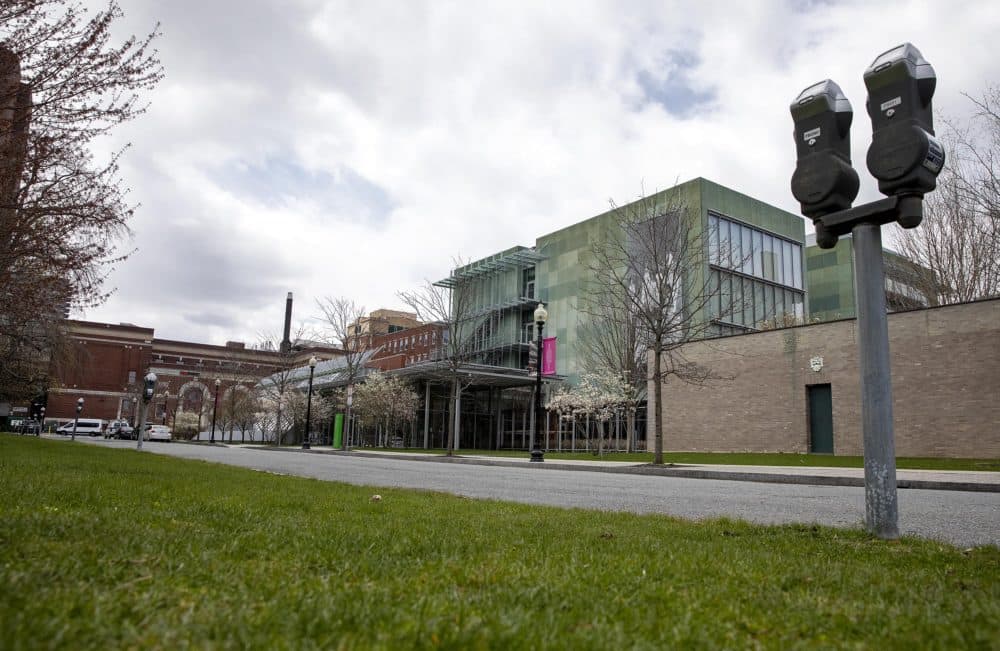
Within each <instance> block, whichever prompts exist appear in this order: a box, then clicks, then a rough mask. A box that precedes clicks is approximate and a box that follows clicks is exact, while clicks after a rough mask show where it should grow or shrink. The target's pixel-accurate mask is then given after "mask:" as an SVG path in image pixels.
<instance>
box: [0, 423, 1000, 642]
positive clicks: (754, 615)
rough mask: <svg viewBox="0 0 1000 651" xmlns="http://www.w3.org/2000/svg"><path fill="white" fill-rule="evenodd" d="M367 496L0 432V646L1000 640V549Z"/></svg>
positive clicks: (410, 495)
mask: <svg viewBox="0 0 1000 651" xmlns="http://www.w3.org/2000/svg"><path fill="white" fill-rule="evenodd" d="M375 492H376V490H375V489H371V488H361V487H352V486H346V485H341V484H335V483H327V482H321V481H316V480H307V479H300V478H294V477H285V476H277V475H272V474H265V473H258V472H253V471H250V470H246V469H239V468H232V467H227V466H220V465H211V464H206V463H200V462H192V461H185V460H181V459H177V458H172V457H166V456H159V455H155V454H150V453H138V452H136V451H134V450H131V449H128V450H122V449H107V448H101V447H96V446H91V445H87V444H79V443H77V444H73V443H69V442H66V441H47V440H44V439H37V438H33V437H32V438H27V437H10V436H0V648H2V649H5V650H17V649H37V648H53V649H108V648H164V649H174V648H192V647H193V648H248V647H249V648H259V649H272V648H278V649H280V648H285V649H308V648H344V649H351V648H383V649H407V648H438V647H441V648H450V649H470V648H471V649H476V648H498V649H522V648H564V649H617V648H720V647H721V648H733V649H743V648H753V647H762V648H775V649H784V648H789V647H791V648H796V647H799V648H802V647H806V648H838V647H839V648H858V647H872V648H878V647H885V648H907V649H909V648H921V649H926V648H940V649H958V648H962V649H974V648H981V649H989V648H997V645H998V641H1000V549H997V548H996V547H985V548H976V549H972V550H965V551H963V550H959V549H956V548H954V547H950V546H948V545H943V544H938V543H934V542H929V541H922V540H915V539H904V540H902V541H900V542H895V543H887V542H881V541H877V540H873V539H871V538H869V537H868V536H866V535H865V534H864V533H862V532H861V531H856V530H836V529H829V528H823V527H815V526H805V525H802V526H782V527H763V526H755V525H750V524H746V523H741V522H735V521H729V520H714V521H710V522H704V523H690V522H685V521H680V520H676V519H672V518H667V517H661V516H638V515H633V514H625V513H599V512H590V511H582V510H564V509H555V508H545V507H531V506H526V505H516V504H508V503H501V502H490V501H478V500H470V499H463V498H458V497H451V496H446V495H439V494H433V493H426V492H419V491H403V490H393V489H377V492H378V493H380V494H381V496H382V498H383V499H382V500H381V501H379V502H374V501H371V499H370V498H371V496H372V494H373V493H375ZM859 517H860V514H859Z"/></svg>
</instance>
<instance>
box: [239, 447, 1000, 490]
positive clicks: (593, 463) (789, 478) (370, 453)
mask: <svg viewBox="0 0 1000 651" xmlns="http://www.w3.org/2000/svg"><path fill="white" fill-rule="evenodd" d="M248 447H249V446H248ZM254 447H255V448H257V449H270V450H283V451H290V452H306V453H312V454H342V455H350V456H355V457H371V458H383V459H405V460H407V461H425V462H428V463H460V464H474V465H484V466H507V467H516V468H521V467H530V468H537V469H538V470H585V471H590V472H609V473H623V474H636V475H658V476H663V477H682V478H689V479H721V480H729V481H752V482H765V483H777V484H809V485H814V486H815V485H818V486H862V487H863V486H864V485H865V472H864V469H862V468H823V467H814V466H739V465H708V464H701V465H699V464H667V465H662V466H654V465H652V464H649V463H642V462H627V461H604V460H601V459H594V460H585V461H576V460H572V461H571V460H548V461H545V462H543V463H531V462H530V460H529V457H528V453H527V452H525V454H524V456H523V457H493V456H488V455H468V454H463V455H460V456H454V457H446V456H443V455H440V454H414V453H406V452H390V451H385V450H368V449H353V450H349V451H347V452H343V451H341V450H334V449H333V448H331V447H324V446H314V447H313V448H312V449H311V450H300V449H296V448H274V447H270V446H254ZM896 485H897V486H898V487H899V488H907V489H925V490H955V491H974V492H986V493H1000V472H984V471H962V470H899V469H897V470H896Z"/></svg>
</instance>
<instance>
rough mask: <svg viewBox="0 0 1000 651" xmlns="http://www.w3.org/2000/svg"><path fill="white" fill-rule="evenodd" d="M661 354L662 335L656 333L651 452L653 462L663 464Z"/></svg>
mask: <svg viewBox="0 0 1000 651" xmlns="http://www.w3.org/2000/svg"><path fill="white" fill-rule="evenodd" d="M662 355H663V336H662V335H659V334H657V336H656V340H655V342H654V344H653V358H654V359H653V400H654V402H655V403H656V408H655V409H654V410H653V411H654V415H653V418H654V419H655V422H654V423H653V428H654V429H653V432H654V436H653V440H654V444H653V445H654V452H653V464H654V465H662V464H663V380H662V378H661V377H660V376H661V374H662V372H663V371H662V369H661V366H662V363H661V360H660V358H661V357H662Z"/></svg>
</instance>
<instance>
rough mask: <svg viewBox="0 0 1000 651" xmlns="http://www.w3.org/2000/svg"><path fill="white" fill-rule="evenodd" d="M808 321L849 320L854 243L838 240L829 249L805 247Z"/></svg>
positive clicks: (844, 239)
mask: <svg viewBox="0 0 1000 651" xmlns="http://www.w3.org/2000/svg"><path fill="white" fill-rule="evenodd" d="M806 291H807V295H808V296H809V320H810V321H833V320H836V319H850V318H853V317H854V316H855V314H854V305H855V301H854V242H853V241H852V240H851V239H850V238H841V239H840V240H838V241H837V246H835V247H833V248H832V249H821V248H819V247H818V246H815V245H813V246H807V247H806Z"/></svg>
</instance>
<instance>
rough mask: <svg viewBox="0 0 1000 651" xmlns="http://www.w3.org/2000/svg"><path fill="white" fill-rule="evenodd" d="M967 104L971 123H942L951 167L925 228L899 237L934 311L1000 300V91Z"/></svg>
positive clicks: (930, 202) (930, 201)
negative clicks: (971, 111) (999, 297)
mask: <svg viewBox="0 0 1000 651" xmlns="http://www.w3.org/2000/svg"><path fill="white" fill-rule="evenodd" d="M969 99H970V101H971V102H972V103H973V104H974V105H975V107H976V111H975V114H974V115H973V117H972V118H971V120H970V121H969V122H968V123H967V124H957V123H954V122H948V121H945V123H944V124H945V128H944V129H943V133H942V134H941V140H942V141H943V142H944V143H945V146H946V148H947V150H948V156H947V164H946V165H945V168H944V170H942V172H941V176H939V177H938V181H937V185H938V187H937V190H936V191H935V192H932V193H931V194H929V195H927V196H926V197H925V198H924V220H923V222H922V223H921V225H920V226H919V227H917V228H914V229H908V230H902V229H901V230H899V231H897V247H898V248H899V252H900V253H901V254H902V255H903V256H904V257H906V258H909V259H910V260H911V261H913V262H914V263H916V265H917V266H918V270H917V273H916V274H915V278H914V281H915V282H914V284H916V285H917V287H918V289H920V290H921V291H922V292H923V293H924V294H925V295H926V297H927V299H928V301H929V302H930V303H931V304H932V305H945V304H949V303H960V302H965V301H972V300H975V299H978V298H987V297H992V296H997V295H1000V87H998V86H990V87H987V89H986V90H985V91H984V92H983V95H982V97H980V98H973V97H969Z"/></svg>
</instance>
